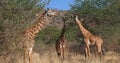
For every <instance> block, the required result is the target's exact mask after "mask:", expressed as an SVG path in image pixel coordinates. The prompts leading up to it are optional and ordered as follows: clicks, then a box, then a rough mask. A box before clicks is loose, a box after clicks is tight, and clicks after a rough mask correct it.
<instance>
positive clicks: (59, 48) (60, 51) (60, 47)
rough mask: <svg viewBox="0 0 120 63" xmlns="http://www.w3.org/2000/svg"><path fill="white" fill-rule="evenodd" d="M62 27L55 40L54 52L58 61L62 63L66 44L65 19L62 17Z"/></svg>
mask: <svg viewBox="0 0 120 63" xmlns="http://www.w3.org/2000/svg"><path fill="white" fill-rule="evenodd" d="M63 22H64V24H63V28H62V31H61V34H60V36H59V38H58V39H57V40H56V44H55V48H56V52H57V55H58V58H59V61H60V63H63V60H64V53H65V44H66V39H65V35H64V34H65V27H66V24H65V19H64V18H63Z"/></svg>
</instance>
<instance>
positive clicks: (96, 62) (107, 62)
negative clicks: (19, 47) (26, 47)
mask: <svg viewBox="0 0 120 63" xmlns="http://www.w3.org/2000/svg"><path fill="white" fill-rule="evenodd" d="M119 59H120V55H119V54H118V53H115V52H111V51H109V52H107V53H106V55H105V56H104V59H103V60H102V61H101V60H100V59H99V58H96V57H95V56H94V54H92V56H91V58H90V59H89V60H88V61H85V56H84V55H83V54H76V53H72V52H70V51H66V54H65V60H64V63H119V61H120V60H119ZM33 60H34V63H59V59H58V57H57V55H56V52H55V50H48V51H45V52H44V53H37V52H33ZM21 62H22V61H19V63H21Z"/></svg>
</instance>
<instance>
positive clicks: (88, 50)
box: [84, 39, 90, 58]
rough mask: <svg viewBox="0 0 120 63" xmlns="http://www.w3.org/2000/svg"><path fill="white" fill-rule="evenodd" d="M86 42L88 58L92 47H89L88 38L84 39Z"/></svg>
mask: <svg viewBox="0 0 120 63" xmlns="http://www.w3.org/2000/svg"><path fill="white" fill-rule="evenodd" d="M84 41H85V42H86V43H85V54H86V58H88V57H89V56H90V48H89V43H90V42H89V40H88V39H84Z"/></svg>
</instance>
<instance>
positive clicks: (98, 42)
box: [75, 16, 103, 58]
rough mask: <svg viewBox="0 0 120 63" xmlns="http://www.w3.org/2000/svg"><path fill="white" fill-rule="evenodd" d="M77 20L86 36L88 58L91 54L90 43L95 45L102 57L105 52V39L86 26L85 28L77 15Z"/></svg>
mask: <svg viewBox="0 0 120 63" xmlns="http://www.w3.org/2000/svg"><path fill="white" fill-rule="evenodd" d="M75 20H76V23H77V25H78V26H79V29H80V30H81V32H82V34H83V36H84V42H85V55H86V58H88V57H89V56H90V48H89V46H90V45H95V47H96V49H97V52H98V53H99V55H100V57H101V56H102V52H103V51H102V44H103V39H102V38H101V37H100V36H96V35H93V34H92V33H91V32H89V31H88V30H87V29H86V28H84V26H83V25H82V24H81V22H80V20H79V19H78V16H76V18H75Z"/></svg>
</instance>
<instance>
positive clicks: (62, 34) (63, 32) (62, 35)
mask: <svg viewBox="0 0 120 63" xmlns="http://www.w3.org/2000/svg"><path fill="white" fill-rule="evenodd" d="M65 28H66V25H65V21H64V24H63V28H62V31H61V34H60V38H61V37H63V38H64V34H65Z"/></svg>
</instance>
